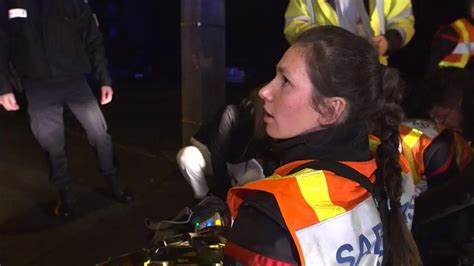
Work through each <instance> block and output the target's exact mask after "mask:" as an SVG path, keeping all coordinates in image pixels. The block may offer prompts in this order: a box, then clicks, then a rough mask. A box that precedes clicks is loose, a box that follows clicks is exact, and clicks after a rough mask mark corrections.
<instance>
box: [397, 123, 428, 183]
mask: <svg viewBox="0 0 474 266" xmlns="http://www.w3.org/2000/svg"><path fill="white" fill-rule="evenodd" d="M421 135H423V132H421V131H420V130H418V129H416V128H412V129H411V130H410V132H408V134H407V135H406V136H405V137H403V140H402V145H403V155H405V157H406V159H407V160H408V164H409V165H410V172H411V174H412V176H413V180H414V181H415V184H418V183H419V182H420V181H421V177H420V175H418V171H417V169H416V166H415V158H414V157H413V151H412V150H413V147H415V145H416V144H417V143H418V141H419V140H420V137H421Z"/></svg>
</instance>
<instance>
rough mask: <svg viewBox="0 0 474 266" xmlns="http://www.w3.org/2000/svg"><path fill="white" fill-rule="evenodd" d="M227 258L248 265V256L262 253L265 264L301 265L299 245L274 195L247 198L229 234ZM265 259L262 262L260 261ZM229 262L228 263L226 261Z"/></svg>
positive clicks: (264, 193) (260, 256)
mask: <svg viewBox="0 0 474 266" xmlns="http://www.w3.org/2000/svg"><path fill="white" fill-rule="evenodd" d="M228 240H229V241H228V243H231V244H230V245H228V246H229V247H230V248H229V247H227V245H226V250H225V255H226V260H225V262H227V261H233V262H235V261H237V262H240V263H242V264H243V265H247V263H248V261H243V260H245V259H248V258H249V256H242V255H243V254H242V253H245V254H247V255H250V257H252V255H253V256H259V258H263V259H264V260H265V262H266V263H265V264H266V265H270V264H272V263H276V262H279V263H278V264H273V265H287V264H290V265H298V264H299V257H298V251H297V249H296V245H295V243H294V242H293V239H292V237H291V235H290V233H289V232H288V229H287V228H286V225H285V223H284V221H283V217H282V215H281V213H280V211H279V209H278V205H277V203H276V200H275V198H274V197H273V196H272V195H271V194H268V193H266V192H257V193H255V194H253V195H251V196H249V197H247V198H246V199H245V201H244V203H243V204H242V205H241V207H240V208H239V213H238V215H237V218H236V219H235V221H234V223H233V225H232V228H231V230H230V232H229V234H228ZM260 262H262V261H260ZM224 264H225V265H227V264H226V263H224Z"/></svg>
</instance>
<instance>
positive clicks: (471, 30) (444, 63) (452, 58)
mask: <svg viewBox="0 0 474 266" xmlns="http://www.w3.org/2000/svg"><path fill="white" fill-rule="evenodd" d="M450 26H451V28H453V29H454V30H455V31H456V33H457V35H458V44H457V45H456V47H455V48H454V49H453V51H452V52H451V53H450V54H449V55H447V56H446V57H445V58H443V60H441V61H440V62H439V64H438V65H439V66H440V67H459V68H465V67H466V65H467V63H468V62H469V60H470V59H471V58H472V56H473V55H474V25H472V24H471V23H470V22H469V21H468V20H467V19H465V18H460V19H457V20H456V21H454V22H453V23H451V25H450Z"/></svg>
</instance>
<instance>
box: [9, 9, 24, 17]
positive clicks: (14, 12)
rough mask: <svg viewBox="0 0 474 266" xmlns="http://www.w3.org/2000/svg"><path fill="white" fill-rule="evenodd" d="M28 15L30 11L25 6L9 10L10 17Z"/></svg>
mask: <svg viewBox="0 0 474 266" xmlns="http://www.w3.org/2000/svg"><path fill="white" fill-rule="evenodd" d="M26 17H28V12H27V11H26V9H24V8H13V9H9V10H8V19H13V18H26Z"/></svg>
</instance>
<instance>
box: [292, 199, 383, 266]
mask: <svg viewBox="0 0 474 266" xmlns="http://www.w3.org/2000/svg"><path fill="white" fill-rule="evenodd" d="M296 237H297V238H298V242H299V243H300V245H301V248H302V252H303V255H304V258H305V263H306V265H339V264H341V265H381V262H382V258H383V240H382V223H381V221H380V216H379V213H378V211H377V207H376V206H375V204H374V200H373V198H372V197H369V198H367V199H366V200H364V201H363V202H361V203H360V204H359V205H357V206H356V207H355V208H354V209H352V210H351V211H349V212H346V213H344V214H342V215H339V216H337V217H334V218H333V219H331V222H330V223H329V222H328V223H318V224H315V225H312V226H309V227H307V228H304V229H302V230H299V231H297V232H296Z"/></svg>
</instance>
